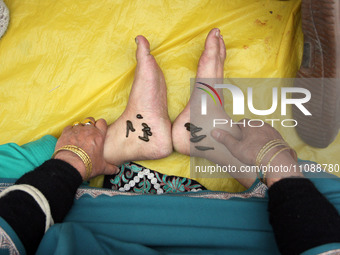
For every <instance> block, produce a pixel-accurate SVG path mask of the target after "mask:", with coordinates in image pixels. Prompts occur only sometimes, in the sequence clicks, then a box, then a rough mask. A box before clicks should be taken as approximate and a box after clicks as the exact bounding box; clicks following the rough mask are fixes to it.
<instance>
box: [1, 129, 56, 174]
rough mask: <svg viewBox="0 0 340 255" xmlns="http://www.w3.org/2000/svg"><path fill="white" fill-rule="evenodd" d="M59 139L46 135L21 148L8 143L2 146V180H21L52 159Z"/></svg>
mask: <svg viewBox="0 0 340 255" xmlns="http://www.w3.org/2000/svg"><path fill="white" fill-rule="evenodd" d="M56 143H57V138H55V137H53V136H51V135H46V136H44V137H42V138H41V139H39V140H37V141H34V142H31V143H27V144H24V145H22V146H19V145H17V144H15V143H7V144H4V145H1V146H0V178H15V179H18V178H20V177H21V176H22V175H23V174H25V173H27V172H29V171H32V170H33V169H34V168H36V167H38V166H40V165H41V164H42V163H44V162H45V161H46V160H48V159H50V158H51V156H52V154H53V152H54V148H55V145H56Z"/></svg>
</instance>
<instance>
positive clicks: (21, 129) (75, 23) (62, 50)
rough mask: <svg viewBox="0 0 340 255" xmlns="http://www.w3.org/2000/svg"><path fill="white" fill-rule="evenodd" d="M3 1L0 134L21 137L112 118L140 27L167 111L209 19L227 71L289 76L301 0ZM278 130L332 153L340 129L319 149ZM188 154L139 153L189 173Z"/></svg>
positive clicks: (232, 184)
mask: <svg viewBox="0 0 340 255" xmlns="http://www.w3.org/2000/svg"><path fill="white" fill-rule="evenodd" d="M5 3H6V4H7V6H8V8H9V9H10V14H11V20H10V25H9V29H8V31H7V33H6V34H5V35H4V37H3V38H2V39H1V40H0V102H1V109H0V114H1V118H0V143H1V144H2V143H7V142H15V143H19V144H23V143H26V142H30V141H33V140H36V139H38V138H40V137H42V136H43V135H46V134H51V135H54V136H56V137H58V136H59V135H60V134H61V132H62V129H63V127H65V126H66V125H70V124H72V123H73V122H74V121H78V120H81V119H83V118H85V117H87V116H94V117H95V118H105V119H106V120H107V121H108V123H112V122H113V121H114V120H116V119H117V118H118V117H119V116H120V114H121V113H122V112H123V111H124V108H125V106H126V104H127V100H128V95H129V91H130V88H131V84H132V81H133V78H134V69H135V67H136V61H135V48H136V45H135V42H134V38H135V36H137V35H138V34H142V35H145V36H146V37H147V38H148V39H149V41H150V44H151V50H152V54H153V55H154V56H155V58H156V59H157V61H158V63H159V65H160V67H161V68H162V70H163V72H164V75H165V78H166V82H167V87H168V106H169V115H170V118H171V120H172V121H173V120H175V118H176V117H177V116H178V114H179V113H180V112H181V111H182V110H183V108H184V107H185V105H186V103H187V101H188V99H189V97H190V89H189V87H190V78H193V77H195V73H196V68H197V62H198V59H199V56H200V54H201V52H202V50H203V47H204V40H205V37H206V35H207V33H208V32H209V30H210V29H212V28H214V27H218V28H220V30H221V33H222V35H223V36H224V40H225V43H226V47H227V54H228V56H227V60H226V65H225V76H226V77H247V78H252V77H272V78H278V77H294V76H295V74H296V72H297V70H298V68H299V65H300V62H301V57H302V48H303V35H302V32H301V28H300V23H301V17H300V1H270V0H214V1H211V0H186V1H174V0H171V1H166V0H163V1H161V0H155V1H150V0H138V1H132V0H131V1H126V0H101V1H92V0H73V1H67V0H58V1H55V0H5ZM269 93H270V92H269ZM268 98H269V99H270V98H271V96H270V94H269V96H268ZM255 100H256V99H255ZM260 100H262V99H260ZM280 132H281V133H282V134H283V136H284V138H285V139H286V140H287V141H288V142H289V143H290V144H291V145H292V146H293V147H294V148H295V149H297V151H298V153H299V156H300V157H301V158H305V159H310V160H315V161H318V162H321V163H322V162H325V163H327V162H328V163H331V162H333V163H336V162H335V161H336V160H337V155H336V153H335V152H336V150H335V149H336V148H337V149H338V147H339V145H338V144H339V138H338V140H337V142H335V143H333V144H332V145H331V146H330V147H329V148H328V149H323V150H321V149H314V148H311V147H309V146H307V145H305V144H304V143H303V142H302V141H301V140H300V139H299V138H298V137H297V134H296V132H295V130H294V129H290V130H289V131H287V130H280ZM338 151H339V150H338ZM189 162H190V160H189V157H187V156H184V155H180V154H178V153H175V152H174V153H173V154H172V155H171V156H169V157H168V158H165V159H161V160H155V161H144V162H139V163H141V164H143V165H144V166H146V167H149V168H151V169H154V170H158V171H160V172H162V173H166V174H171V175H179V176H186V177H189ZM199 181H200V182H201V183H202V184H203V185H205V186H206V187H207V188H209V189H212V190H225V191H240V190H242V187H241V186H240V185H239V184H238V183H237V182H236V181H235V180H233V179H201V180H199Z"/></svg>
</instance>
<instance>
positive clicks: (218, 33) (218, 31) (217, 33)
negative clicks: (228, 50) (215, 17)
mask: <svg viewBox="0 0 340 255" xmlns="http://www.w3.org/2000/svg"><path fill="white" fill-rule="evenodd" d="M216 37H217V38H219V37H220V30H219V29H217V31H216Z"/></svg>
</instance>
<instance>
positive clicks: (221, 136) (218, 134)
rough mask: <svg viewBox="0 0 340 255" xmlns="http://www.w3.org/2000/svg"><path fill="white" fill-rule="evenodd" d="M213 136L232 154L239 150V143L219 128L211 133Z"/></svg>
mask: <svg viewBox="0 0 340 255" xmlns="http://www.w3.org/2000/svg"><path fill="white" fill-rule="evenodd" d="M211 136H212V137H213V138H214V139H215V140H216V141H217V142H219V143H222V144H223V145H224V146H225V147H227V149H228V150H230V151H231V152H232V151H233V150H235V148H237V146H238V144H239V141H238V140H237V139H235V138H234V137H233V136H232V135H231V134H230V133H228V132H227V131H224V130H222V129H219V128H215V129H213V130H212V131H211Z"/></svg>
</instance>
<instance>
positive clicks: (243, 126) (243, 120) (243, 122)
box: [237, 118, 249, 131]
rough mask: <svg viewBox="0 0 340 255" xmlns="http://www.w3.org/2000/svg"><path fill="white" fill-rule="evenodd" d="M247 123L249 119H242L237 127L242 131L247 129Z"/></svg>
mask: <svg viewBox="0 0 340 255" xmlns="http://www.w3.org/2000/svg"><path fill="white" fill-rule="evenodd" d="M248 122H249V119H247V118H244V119H241V120H240V121H238V124H237V127H238V128H239V129H240V130H241V131H242V129H245V128H246V127H248V125H247V123H248Z"/></svg>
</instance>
